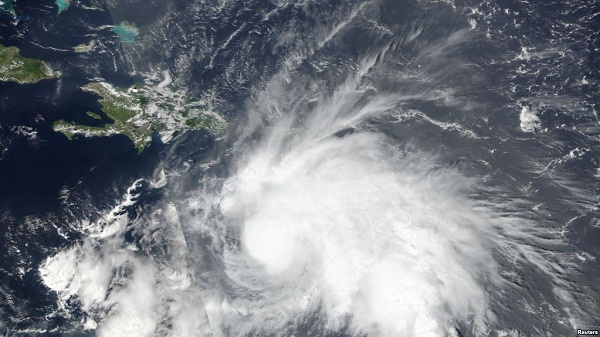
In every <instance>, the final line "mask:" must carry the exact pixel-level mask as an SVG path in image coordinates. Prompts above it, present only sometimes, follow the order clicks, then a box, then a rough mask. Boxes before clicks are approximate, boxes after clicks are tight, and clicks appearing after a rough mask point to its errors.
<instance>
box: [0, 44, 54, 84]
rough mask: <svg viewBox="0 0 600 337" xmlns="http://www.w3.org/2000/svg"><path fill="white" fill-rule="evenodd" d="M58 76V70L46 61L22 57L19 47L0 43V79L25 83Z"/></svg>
mask: <svg viewBox="0 0 600 337" xmlns="http://www.w3.org/2000/svg"><path fill="white" fill-rule="evenodd" d="M58 77H60V72H58V71H54V70H53V69H52V67H50V65H49V64H47V63H46V62H44V61H41V60H36V59H30V58H26V57H23V56H21V55H20V54H19V48H17V47H6V46H4V45H2V44H0V81H3V82H17V83H21V84H26V83H37V82H39V81H41V80H46V79H51V78H58Z"/></svg>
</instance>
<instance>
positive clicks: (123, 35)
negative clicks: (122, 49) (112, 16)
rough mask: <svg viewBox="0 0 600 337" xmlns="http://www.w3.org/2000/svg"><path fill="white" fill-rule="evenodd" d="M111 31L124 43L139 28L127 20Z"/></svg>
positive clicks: (127, 41) (132, 39) (134, 34)
mask: <svg viewBox="0 0 600 337" xmlns="http://www.w3.org/2000/svg"><path fill="white" fill-rule="evenodd" d="M0 1H1V0H0ZM112 31H113V32H114V33H115V34H117V36H118V37H119V39H121V41H122V42H125V43H133V42H135V38H136V37H137V36H138V35H140V30H139V29H138V28H137V26H136V25H135V24H133V23H131V22H129V21H123V22H121V23H119V24H118V25H116V26H114V27H113V28H112Z"/></svg>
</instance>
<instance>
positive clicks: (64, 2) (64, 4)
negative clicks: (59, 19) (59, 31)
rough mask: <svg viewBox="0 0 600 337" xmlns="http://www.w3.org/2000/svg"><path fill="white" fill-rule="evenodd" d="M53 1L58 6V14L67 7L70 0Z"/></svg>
mask: <svg viewBox="0 0 600 337" xmlns="http://www.w3.org/2000/svg"><path fill="white" fill-rule="evenodd" d="M54 3H55V4H56V5H57V6H58V14H60V13H62V12H64V11H66V10H67V9H69V6H70V5H71V0H56V1H55V2H54Z"/></svg>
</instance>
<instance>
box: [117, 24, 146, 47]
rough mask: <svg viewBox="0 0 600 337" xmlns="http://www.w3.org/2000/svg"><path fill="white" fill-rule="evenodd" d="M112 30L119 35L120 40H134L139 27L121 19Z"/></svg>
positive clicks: (129, 41) (127, 41)
mask: <svg viewBox="0 0 600 337" xmlns="http://www.w3.org/2000/svg"><path fill="white" fill-rule="evenodd" d="M112 31H113V32H115V33H116V34H117V35H118V36H119V38H120V39H121V41H123V42H126V43H132V42H135V38H136V37H137V36H138V35H140V31H139V29H138V28H137V27H136V26H135V25H133V24H131V23H129V22H127V21H123V22H121V23H120V24H118V25H116V26H114V27H113V28H112Z"/></svg>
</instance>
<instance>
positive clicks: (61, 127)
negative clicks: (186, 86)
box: [52, 82, 227, 152]
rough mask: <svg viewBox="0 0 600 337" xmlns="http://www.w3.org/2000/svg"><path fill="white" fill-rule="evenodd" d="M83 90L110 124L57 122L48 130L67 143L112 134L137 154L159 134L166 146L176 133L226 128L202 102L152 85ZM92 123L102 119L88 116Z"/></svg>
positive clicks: (102, 84)
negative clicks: (126, 140)
mask: <svg viewBox="0 0 600 337" xmlns="http://www.w3.org/2000/svg"><path fill="white" fill-rule="evenodd" d="M82 89H83V90H85V91H88V92H93V93H95V94H97V95H98V96H100V105H101V107H102V112H103V113H104V114H105V115H106V116H107V117H108V118H110V119H111V120H112V122H110V123H106V124H105V125H104V126H92V125H85V124H79V123H75V122H70V121H65V120H58V121H56V122H54V123H53V125H52V128H53V130H54V131H56V132H60V133H63V134H64V135H65V136H67V138H68V139H73V138H76V137H77V136H83V137H104V136H111V135H115V134H122V135H125V136H127V137H128V138H129V139H131V141H132V142H133V144H134V146H135V148H136V149H138V152H142V151H143V150H144V149H145V148H146V147H147V145H148V144H149V143H150V141H151V140H152V135H154V134H159V135H160V137H161V140H162V141H163V142H165V143H166V142H168V141H169V140H170V139H172V137H173V136H174V135H175V134H176V133H177V132H180V131H184V130H192V129H206V130H208V131H210V132H211V133H213V134H215V135H218V134H220V133H221V132H222V131H223V130H224V129H225V126H226V125H227V122H226V121H225V119H224V118H223V117H222V116H221V115H220V114H218V113H216V112H214V111H212V109H211V108H210V106H209V105H208V104H207V103H205V102H202V101H200V102H192V101H190V100H189V99H187V97H186V95H185V93H184V92H182V91H173V90H171V89H170V88H168V87H159V86H156V85H154V84H152V85H150V84H148V83H145V84H136V85H134V86H132V87H130V88H116V87H114V86H113V85H111V84H109V83H106V82H92V83H88V84H86V85H84V86H83V87H82ZM87 114H88V115H89V116H91V117H92V118H94V119H102V116H100V115H99V114H97V113H94V112H91V111H90V112H88V113H87Z"/></svg>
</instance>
